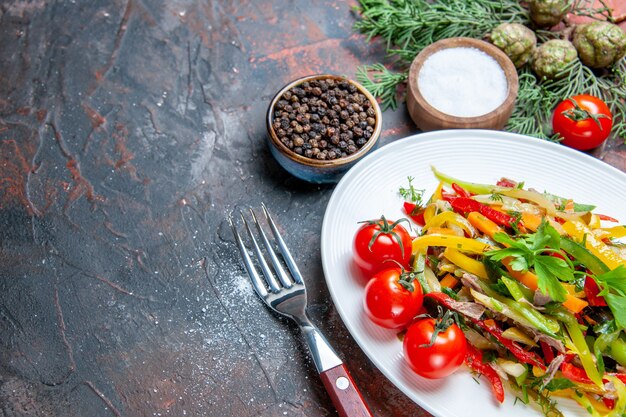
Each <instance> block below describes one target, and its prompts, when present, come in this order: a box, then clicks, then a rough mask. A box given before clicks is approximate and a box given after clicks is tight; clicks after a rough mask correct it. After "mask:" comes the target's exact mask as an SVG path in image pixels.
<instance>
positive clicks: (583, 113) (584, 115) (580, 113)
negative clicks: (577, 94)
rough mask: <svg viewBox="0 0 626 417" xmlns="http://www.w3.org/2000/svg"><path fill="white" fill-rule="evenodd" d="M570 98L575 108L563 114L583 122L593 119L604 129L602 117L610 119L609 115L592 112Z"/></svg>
mask: <svg viewBox="0 0 626 417" xmlns="http://www.w3.org/2000/svg"><path fill="white" fill-rule="evenodd" d="M568 100H569V101H570V102H571V103H572V105H573V106H574V108H571V109H569V110H565V111H564V112H562V113H561V114H562V115H563V116H565V117H567V118H568V119H570V120H573V121H575V122H581V121H583V120H587V119H591V120H593V121H594V122H595V123H596V124H597V125H598V127H599V128H600V130H602V124H601V123H600V119H601V118H604V119H610V117H609V116H607V115H606V114H594V113H590V112H589V111H588V110H585V109H583V108H582V107H580V106H579V105H578V102H577V101H576V100H574V99H573V98H569V99H568Z"/></svg>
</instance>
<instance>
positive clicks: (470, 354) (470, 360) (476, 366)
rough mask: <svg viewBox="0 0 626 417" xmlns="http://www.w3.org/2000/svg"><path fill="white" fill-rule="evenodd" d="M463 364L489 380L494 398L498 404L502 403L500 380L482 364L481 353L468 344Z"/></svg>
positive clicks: (502, 395) (485, 364)
mask: <svg viewBox="0 0 626 417" xmlns="http://www.w3.org/2000/svg"><path fill="white" fill-rule="evenodd" d="M465 363H466V364H467V366H469V367H470V369H471V370H473V371H474V372H477V373H479V374H481V375H484V376H485V377H486V378H487V379H488V380H489V383H490V384H491V390H492V391H493V395H494V397H495V398H496V400H497V401H498V402H500V403H501V402H503V401H504V386H503V385H502V380H501V379H500V376H499V375H498V373H497V372H496V371H495V369H493V367H492V366H491V365H489V364H488V363H484V362H483V354H482V352H481V351H480V350H478V349H476V348H475V347H474V346H472V345H469V344H468V345H467V351H466V353H465Z"/></svg>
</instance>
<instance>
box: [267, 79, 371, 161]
mask: <svg viewBox="0 0 626 417" xmlns="http://www.w3.org/2000/svg"><path fill="white" fill-rule="evenodd" d="M270 114H272V116H273V119H272V122H271V127H272V128H273V129H274V131H275V132H276V135H277V136H278V138H279V140H280V141H281V142H282V143H284V144H285V146H287V147H288V148H289V149H291V150H293V151H294V152H295V153H297V154H299V155H304V156H305V157H307V158H315V159H319V160H333V159H337V158H343V157H346V156H348V155H351V154H353V153H355V152H357V151H358V150H359V149H360V148H361V147H363V146H364V145H365V144H366V143H367V141H368V140H369V139H370V138H371V137H372V134H373V131H374V126H375V125H376V122H377V121H376V111H375V109H374V106H373V105H372V103H371V102H370V101H369V100H368V99H367V97H366V96H365V95H364V94H362V93H361V92H360V91H359V90H358V88H357V87H356V86H355V85H354V84H352V83H350V82H348V81H346V80H334V79H331V78H329V79H317V80H312V81H310V82H303V83H301V84H300V85H297V86H295V87H293V88H291V89H290V90H288V91H286V92H285V93H283V95H282V96H281V97H279V99H278V100H277V101H276V104H275V106H274V109H272V112H271V113H270Z"/></svg>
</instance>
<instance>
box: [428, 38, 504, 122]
mask: <svg viewBox="0 0 626 417" xmlns="http://www.w3.org/2000/svg"><path fill="white" fill-rule="evenodd" d="M417 86H418V88H419V90H420V92H421V94H422V96H423V97H424V99H425V100H426V101H427V102H428V103H429V104H430V105H431V106H433V107H434V108H436V109H437V110H439V111H440V112H442V113H446V114H448V115H451V116H458V117H475V116H481V115H483V114H487V113H489V112H491V111H493V110H495V109H496V108H498V106H500V105H501V104H502V103H503V102H504V100H505V99H506V95H507V90H508V86H507V81H506V76H505V75H504V71H503V70H502V67H500V64H498V62H497V61H496V60H495V59H494V58H492V57H491V56H489V55H488V54H487V53H485V52H483V51H481V50H480V49H477V48H468V47H458V48H447V49H442V50H440V51H437V52H435V53H434V54H432V55H431V56H429V57H428V58H427V59H426V60H425V61H424V64H423V65H422V68H421V70H420V72H419V75H418V79H417Z"/></svg>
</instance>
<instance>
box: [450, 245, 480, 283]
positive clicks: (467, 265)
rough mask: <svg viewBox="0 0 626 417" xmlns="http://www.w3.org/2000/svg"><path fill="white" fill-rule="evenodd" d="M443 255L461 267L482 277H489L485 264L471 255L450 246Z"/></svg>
mask: <svg viewBox="0 0 626 417" xmlns="http://www.w3.org/2000/svg"><path fill="white" fill-rule="evenodd" d="M443 256H444V257H445V258H446V259H447V260H449V261H450V262H452V263H453V264H455V265H456V266H458V267H459V268H461V269H463V270H465V271H467V272H469V273H470V274H474V275H476V276H477V277H479V278H482V279H489V275H487V270H486V269H485V265H483V263H482V262H480V261H477V260H476V259H473V258H470V257H469V256H467V255H465V254H463V253H461V252H459V251H458V250H456V249H452V248H450V247H448V248H446V250H445V251H444V252H443Z"/></svg>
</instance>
